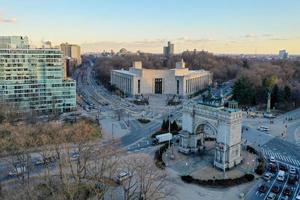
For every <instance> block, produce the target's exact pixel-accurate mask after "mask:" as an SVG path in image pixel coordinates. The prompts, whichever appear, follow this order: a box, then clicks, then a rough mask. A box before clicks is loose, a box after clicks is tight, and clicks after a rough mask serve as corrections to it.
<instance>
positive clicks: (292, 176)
mask: <svg viewBox="0 0 300 200" xmlns="http://www.w3.org/2000/svg"><path fill="white" fill-rule="evenodd" d="M297 181H298V175H296V174H290V175H289V179H288V183H289V184H291V185H294V184H295V183H296V182H297Z"/></svg>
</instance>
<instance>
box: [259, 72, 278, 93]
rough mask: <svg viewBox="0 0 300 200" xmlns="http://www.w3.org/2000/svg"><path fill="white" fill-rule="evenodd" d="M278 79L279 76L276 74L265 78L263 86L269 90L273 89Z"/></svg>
mask: <svg viewBox="0 0 300 200" xmlns="http://www.w3.org/2000/svg"><path fill="white" fill-rule="evenodd" d="M277 81H278V77H277V76H276V75H272V76H270V77H268V78H265V79H264V80H263V86H264V87H265V88H266V89H267V90H268V91H270V92H271V91H272V90H273V87H274V86H275V85H276V83H277Z"/></svg>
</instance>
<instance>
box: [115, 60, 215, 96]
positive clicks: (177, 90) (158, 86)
mask: <svg viewBox="0 0 300 200" xmlns="http://www.w3.org/2000/svg"><path fill="white" fill-rule="evenodd" d="M211 82H212V73H210V72H209V71H206V70H189V69H188V68H186V67H185V63H184V61H183V60H181V62H177V63H176V67H175V68H174V69H168V70H161V69H144V68H142V63H141V62H134V63H133V67H131V68H129V70H123V69H121V70H112V71H111V85H114V86H116V87H117V88H118V89H120V90H122V91H123V92H124V93H125V94H127V95H138V94H176V95H180V96H187V95H191V94H193V93H195V92H198V91H199V90H202V89H204V88H206V87H208V86H209V85H210V84H211Z"/></svg>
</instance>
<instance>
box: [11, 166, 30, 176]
mask: <svg viewBox="0 0 300 200" xmlns="http://www.w3.org/2000/svg"><path fill="white" fill-rule="evenodd" d="M26 171H27V169H26V166H24V165H16V166H15V167H14V168H13V169H11V170H10V171H9V172H8V175H9V176H19V175H22V174H23V173H25V172H26Z"/></svg>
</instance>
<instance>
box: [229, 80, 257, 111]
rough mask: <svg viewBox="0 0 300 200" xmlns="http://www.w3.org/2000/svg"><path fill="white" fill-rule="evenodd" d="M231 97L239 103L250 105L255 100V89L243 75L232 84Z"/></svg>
mask: <svg viewBox="0 0 300 200" xmlns="http://www.w3.org/2000/svg"><path fill="white" fill-rule="evenodd" d="M232 93H233V99H234V100H236V101H238V102H239V104H241V105H251V104H253V102H254V101H255V89H254V88H253V86H252V84H251V83H250V82H249V80H248V79H247V78H245V77H241V78H239V79H238V80H237V81H236V82H235V83H234V85H233V91H232Z"/></svg>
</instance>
